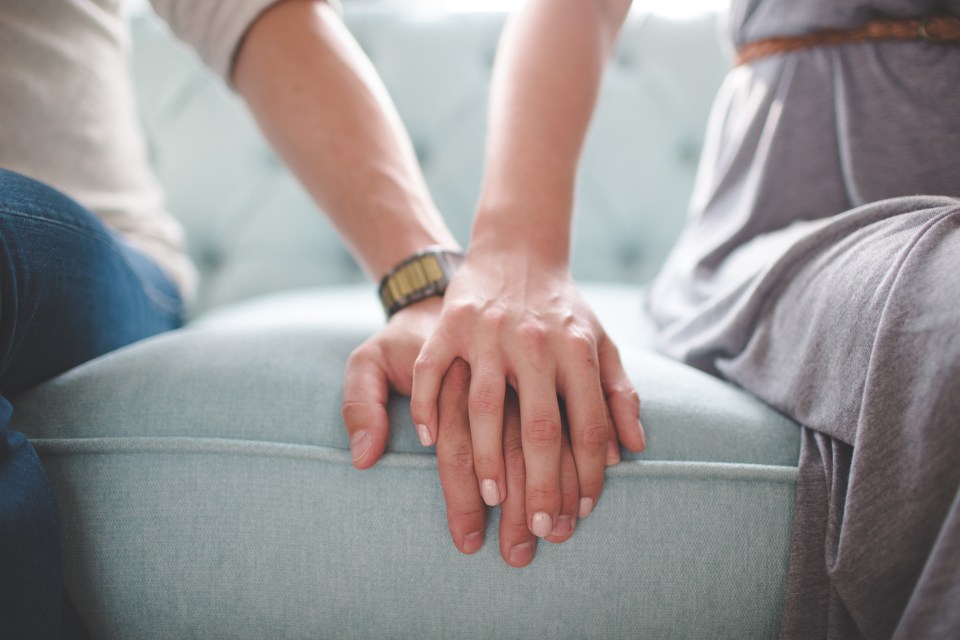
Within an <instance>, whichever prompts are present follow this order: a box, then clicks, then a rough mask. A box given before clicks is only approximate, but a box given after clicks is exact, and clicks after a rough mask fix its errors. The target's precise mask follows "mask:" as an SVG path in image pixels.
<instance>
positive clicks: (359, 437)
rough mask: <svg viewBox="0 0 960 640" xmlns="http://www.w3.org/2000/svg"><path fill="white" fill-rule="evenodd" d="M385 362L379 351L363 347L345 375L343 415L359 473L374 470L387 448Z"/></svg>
mask: <svg viewBox="0 0 960 640" xmlns="http://www.w3.org/2000/svg"><path fill="white" fill-rule="evenodd" d="M382 359H383V354H382V352H381V351H380V349H378V348H377V347H374V346H372V345H371V344H369V343H364V344H362V345H360V346H359V347H357V349H355V350H354V352H353V353H352V354H350V358H349V359H348V360H347V368H346V371H345V372H344V377H343V405H342V406H341V414H342V415H343V422H344V424H345V425H346V427H347V434H348V435H349V436H350V455H351V457H352V458H353V466H354V467H356V468H357V469H367V468H369V467H371V466H373V464H374V463H375V462H376V461H377V460H379V459H380V456H381V455H383V450H384V449H385V448H386V446H387V435H388V432H389V429H390V421H389V418H388V417H387V397H388V396H389V385H388V382H387V374H386V372H385V371H384V369H383V367H382V366H381V361H382Z"/></svg>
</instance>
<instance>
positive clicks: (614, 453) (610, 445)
mask: <svg viewBox="0 0 960 640" xmlns="http://www.w3.org/2000/svg"><path fill="white" fill-rule="evenodd" d="M618 462H620V447H618V446H617V445H616V444H615V443H614V442H613V440H607V466H608V467H612V466H613V465H615V464H617V463H618Z"/></svg>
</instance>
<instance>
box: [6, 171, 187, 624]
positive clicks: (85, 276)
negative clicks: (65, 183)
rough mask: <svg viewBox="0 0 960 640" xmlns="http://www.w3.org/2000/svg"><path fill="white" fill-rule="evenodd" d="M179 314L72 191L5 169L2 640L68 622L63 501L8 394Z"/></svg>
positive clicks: (173, 300) (165, 325) (165, 286)
mask: <svg viewBox="0 0 960 640" xmlns="http://www.w3.org/2000/svg"><path fill="white" fill-rule="evenodd" d="M181 318H182V305H181V302H180V297H179V294H178V292H177V291H176V289H175V288H174V287H173V285H172V284H171V283H170V282H169V280H168V278H167V277H166V276H165V275H164V274H163V273H162V272H161V271H160V269H159V268H157V267H156V266H155V265H154V264H153V263H152V262H151V261H150V260H149V259H147V258H146V257H144V256H143V255H141V254H140V253H139V252H137V251H136V250H134V249H132V248H130V247H128V246H127V245H126V244H125V243H124V242H123V241H122V240H121V239H120V238H119V237H118V236H117V235H116V234H115V233H113V232H112V231H110V230H108V229H107V228H106V227H105V226H104V225H103V224H102V223H101V222H100V221H99V220H98V219H97V218H96V217H95V216H94V215H93V214H92V213H90V212H89V211H87V210H86V209H84V208H83V207H82V206H80V205H79V204H77V203H76V202H74V201H73V200H71V199H70V198H68V197H67V196H65V195H63V194H62V193H59V192H58V191H55V190H54V189H52V188H50V187H48V186H46V185H44V184H41V183H39V182H37V181H35V180H31V179H29V178H26V177H24V176H21V175H18V174H16V173H12V172H10V171H5V170H2V169H0V637H3V638H8V639H10V640H13V639H16V638H31V639H39V638H52V637H59V636H60V635H61V633H62V630H61V621H62V617H63V609H62V606H63V596H62V593H63V586H62V583H63V578H62V568H61V564H62V558H61V542H60V524H59V516H58V511H57V506H56V503H55V501H54V497H53V493H52V491H51V489H50V484H49V481H48V479H47V476H46V473H45V472H44V469H43V467H42V466H41V464H40V461H39V459H38V458H37V454H36V452H35V451H34V449H33V447H32V446H31V445H30V443H29V442H28V441H27V439H26V438H25V437H24V436H23V435H22V434H20V433H18V432H16V431H12V430H9V429H8V427H9V424H10V420H11V416H12V412H13V406H12V405H11V403H10V402H9V401H8V400H7V398H8V397H11V396H13V395H15V394H17V393H18V392H20V391H22V390H24V389H26V388H28V387H31V386H33V385H35V384H37V383H39V382H42V381H44V380H46V379H48V378H51V377H53V376H55V375H57V374H58V373H61V372H63V371H66V370H67V369H70V368H71V367H74V366H75V365H78V364H80V363H82V362H85V361H87V360H91V359H93V358H95V357H97V356H99V355H101V354H103V353H106V352H108V351H111V350H113V349H116V348H118V347H121V346H123V345H126V344H129V343H131V342H134V341H136V340H139V339H141V338H145V337H147V336H150V335H153V334H156V333H159V332H161V331H165V330H168V329H173V328H175V327H177V326H179V325H180V324H181V322H182V319H181Z"/></svg>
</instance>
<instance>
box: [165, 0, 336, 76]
mask: <svg viewBox="0 0 960 640" xmlns="http://www.w3.org/2000/svg"><path fill="white" fill-rule="evenodd" d="M278 1H280V0H150V3H151V4H152V5H153V9H154V11H156V12H157V15H159V16H160V17H161V18H162V19H163V20H164V21H165V22H166V23H167V24H168V25H170V28H171V29H173V32H174V33H175V34H176V36H177V37H178V38H180V39H181V40H183V41H184V42H186V43H187V44H188V45H190V46H191V47H192V48H193V49H194V50H195V51H196V52H197V54H199V56H200V58H201V59H202V60H203V62H204V63H205V64H206V65H207V66H208V67H210V69H212V70H213V71H214V72H215V73H216V74H217V75H218V76H220V77H221V78H222V79H223V81H224V82H226V83H227V85H228V86H231V87H232V84H231V82H230V72H231V71H232V69H233V60H234V56H235V55H236V52H237V48H238V47H239V45H240V42H241V41H242V40H243V37H244V36H245V35H246V33H247V31H248V30H249V29H250V26H251V25H252V24H253V23H254V21H255V20H256V19H257V18H258V17H259V16H260V14H262V13H263V12H264V11H266V10H267V8H269V7H270V6H271V5H273V4H276V3H277V2H278ZM327 2H328V3H329V4H330V5H332V6H333V8H334V9H336V10H337V11H338V12H339V11H340V3H339V1H338V0H327Z"/></svg>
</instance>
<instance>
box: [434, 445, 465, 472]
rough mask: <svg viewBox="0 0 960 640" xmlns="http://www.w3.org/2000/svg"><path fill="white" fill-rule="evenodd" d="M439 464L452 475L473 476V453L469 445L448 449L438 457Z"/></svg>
mask: <svg viewBox="0 0 960 640" xmlns="http://www.w3.org/2000/svg"><path fill="white" fill-rule="evenodd" d="M437 464H438V465H439V466H440V467H441V468H442V469H443V470H444V471H445V472H446V473H450V474H451V475H457V476H461V475H470V474H473V473H474V467H473V451H472V450H471V449H470V447H469V446H467V445H457V446H451V447H447V448H445V449H444V451H443V454H442V455H438V456H437Z"/></svg>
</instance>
